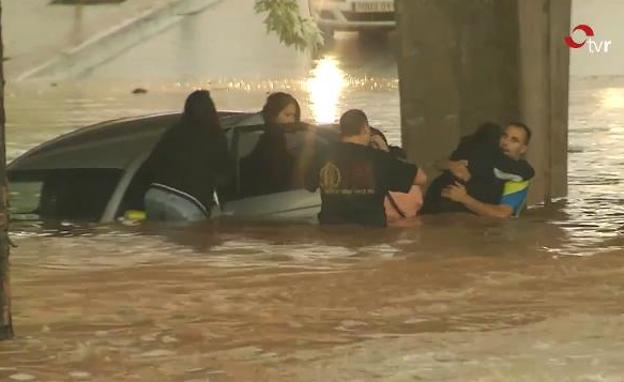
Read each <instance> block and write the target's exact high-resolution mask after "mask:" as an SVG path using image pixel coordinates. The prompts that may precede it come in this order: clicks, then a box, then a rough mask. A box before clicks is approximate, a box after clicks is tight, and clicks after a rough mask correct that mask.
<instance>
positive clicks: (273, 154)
mask: <svg viewBox="0 0 624 382" xmlns="http://www.w3.org/2000/svg"><path fill="white" fill-rule="evenodd" d="M262 118H263V119H264V123H265V129H264V133H263V134H262V135H261V136H260V139H259V140H258V143H257V145H256V147H254V149H253V151H252V152H251V153H250V154H249V155H247V156H246V157H245V158H243V159H241V163H240V169H241V176H240V179H241V182H242V183H241V187H240V192H241V196H256V195H265V194H270V193H274V192H281V191H288V190H290V189H292V187H293V171H294V169H295V157H294V155H293V154H291V153H290V152H289V151H288V149H287V146H286V133H285V130H284V129H285V126H286V125H288V124H294V123H298V122H300V121H301V108H300V107H299V103H298V102H297V100H296V99H295V98H294V97H293V96H292V95H290V94H287V93H283V92H277V93H273V94H271V95H269V96H268V97H267V100H266V103H265V104H264V107H263V108H262Z"/></svg>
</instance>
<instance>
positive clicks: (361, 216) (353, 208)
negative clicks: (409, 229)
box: [307, 109, 426, 227]
mask: <svg viewBox="0 0 624 382" xmlns="http://www.w3.org/2000/svg"><path fill="white" fill-rule="evenodd" d="M370 142H371V133H370V127H369V125H368V118H367V117H366V114H364V112H363V111H361V110H357V109H352V110H349V111H347V112H345V113H344V114H343V115H342V117H341V118H340V142H339V143H337V144H336V146H335V147H333V148H332V149H331V150H330V151H329V152H328V154H327V156H326V157H325V158H321V160H319V161H318V163H317V164H316V170H315V171H311V172H310V173H309V175H310V177H309V179H308V185H307V188H308V190H309V191H315V190H316V189H317V188H320V190H321V212H320V213H319V215H318V218H319V222H320V223H321V224H360V225H365V226H379V227H384V226H386V225H387V221H386V214H385V210H384V198H385V197H386V195H387V193H388V191H399V192H408V191H409V190H410V187H411V186H412V185H413V184H417V185H423V184H424V183H425V182H426V176H425V173H424V172H423V171H422V170H420V169H419V168H418V167H417V166H416V165H414V164H410V163H407V162H404V161H402V160H400V159H397V158H395V157H393V156H392V155H391V154H390V153H388V152H386V151H383V150H377V149H374V148H372V147H370Z"/></svg>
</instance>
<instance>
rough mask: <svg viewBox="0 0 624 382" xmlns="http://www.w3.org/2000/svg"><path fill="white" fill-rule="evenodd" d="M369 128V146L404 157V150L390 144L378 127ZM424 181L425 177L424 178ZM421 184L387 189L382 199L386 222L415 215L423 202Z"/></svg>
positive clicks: (400, 157) (397, 156)
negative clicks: (399, 188) (406, 188)
mask: <svg viewBox="0 0 624 382" xmlns="http://www.w3.org/2000/svg"><path fill="white" fill-rule="evenodd" d="M370 129H371V142H370V146H371V147H373V148H375V149H378V150H383V151H388V152H390V154H392V155H393V156H394V157H396V158H399V159H403V160H405V159H406V157H407V156H406V155H405V151H404V150H403V149H402V148H400V147H398V146H390V145H389V144H388V140H387V139H386V137H385V135H384V134H383V133H382V132H381V131H380V130H378V129H375V128H373V127H371V128H370ZM425 181H426V178H425ZM420 187H421V186H419V185H416V184H413V185H412V187H411V188H410V190H409V192H397V191H388V194H387V195H386V198H385V199H384V209H385V211H386V220H387V221H388V223H391V222H398V221H402V220H403V219H408V218H413V217H414V216H416V215H417V214H418V212H419V210H420V208H421V207H422V204H423V192H422V190H421V188H420Z"/></svg>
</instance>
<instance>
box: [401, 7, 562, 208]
mask: <svg viewBox="0 0 624 382" xmlns="http://www.w3.org/2000/svg"><path fill="white" fill-rule="evenodd" d="M396 9H397V12H396V13H397V22H398V30H399V35H400V38H399V39H400V43H399V46H400V48H399V49H400V52H399V79H400V80H399V82H400V94H401V120H402V137H403V138H402V139H403V146H404V147H405V148H406V149H407V152H408V156H409V158H410V159H412V160H415V161H416V162H417V163H420V164H425V167H429V166H427V165H428V164H429V165H430V164H431V163H433V162H434V161H435V160H438V159H441V158H444V157H446V156H448V154H449V153H450V152H451V151H452V150H453V148H454V147H455V146H456V145H457V142H458V140H459V138H460V137H461V136H463V135H465V134H468V133H470V132H472V131H474V129H475V128H476V126H477V125H478V124H479V123H481V122H484V121H495V122H499V123H503V124H504V123H506V122H509V121H514V120H518V121H522V122H525V123H526V124H527V125H529V127H530V128H531V129H532V130H533V133H534V135H533V137H534V138H533V140H532V142H531V147H530V153H529V161H530V162H531V163H532V164H533V166H534V167H535V169H536V178H535V179H534V182H533V183H532V187H531V195H530V201H531V202H532V203H535V202H539V201H542V200H549V199H550V198H551V197H556V196H563V195H565V193H566V181H567V179H566V171H567V111H568V77H569V69H568V67H569V51H568V50H567V49H568V48H567V46H566V45H565V44H564V43H563V37H564V36H565V35H567V34H569V32H570V10H571V0H496V1H494V0H396ZM428 169H429V170H430V171H431V168H428Z"/></svg>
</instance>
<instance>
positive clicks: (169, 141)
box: [141, 90, 231, 217]
mask: <svg viewBox="0 0 624 382" xmlns="http://www.w3.org/2000/svg"><path fill="white" fill-rule="evenodd" d="M141 171H143V174H144V175H143V176H144V177H145V178H144V179H145V180H146V181H147V183H148V184H151V188H150V191H151V190H152V188H154V186H156V188H160V189H161V190H164V191H167V190H169V191H171V192H173V193H176V192H175V191H178V192H179V193H178V194H177V196H179V197H182V198H186V199H195V201H196V202H199V203H201V205H202V206H203V208H204V212H205V213H206V215H207V216H209V215H210V209H211V207H212V206H213V205H214V204H215V200H214V198H213V194H214V191H215V189H216V187H217V186H218V185H221V184H223V183H224V182H225V181H226V180H227V178H228V177H229V175H230V174H231V161H230V158H229V154H228V147H227V140H226V138H225V135H224V133H223V130H221V124H220V122H219V116H218V114H217V110H216V108H215V105H214V102H213V101H212V98H211V97H210V93H209V92H208V91H207V90H197V91H194V92H193V93H191V94H190V95H189V96H188V98H187V99H186V103H185V105H184V112H183V114H182V118H181V119H180V121H179V122H178V123H177V124H176V125H174V126H173V127H171V128H170V129H169V130H167V131H166V132H165V133H164V134H163V136H162V137H161V139H160V141H159V142H158V143H157V144H156V147H155V148H154V150H153V151H152V153H151V155H150V157H149V158H148V159H147V160H146V161H145V163H144V165H143V167H142V169H141ZM172 190H173V191H172ZM150 191H148V194H149V192H150ZM187 196H188V197H189V198H187ZM147 199H148V198H146V209H147V212H148V217H150V216H149V215H150V211H149V205H148V204H149V203H148V200H147ZM195 201H194V202H195ZM194 202H193V203H194ZM207 216H206V217H207Z"/></svg>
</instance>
